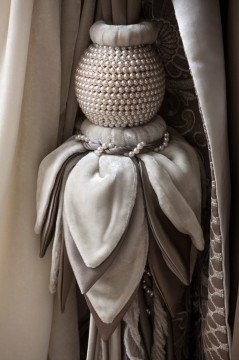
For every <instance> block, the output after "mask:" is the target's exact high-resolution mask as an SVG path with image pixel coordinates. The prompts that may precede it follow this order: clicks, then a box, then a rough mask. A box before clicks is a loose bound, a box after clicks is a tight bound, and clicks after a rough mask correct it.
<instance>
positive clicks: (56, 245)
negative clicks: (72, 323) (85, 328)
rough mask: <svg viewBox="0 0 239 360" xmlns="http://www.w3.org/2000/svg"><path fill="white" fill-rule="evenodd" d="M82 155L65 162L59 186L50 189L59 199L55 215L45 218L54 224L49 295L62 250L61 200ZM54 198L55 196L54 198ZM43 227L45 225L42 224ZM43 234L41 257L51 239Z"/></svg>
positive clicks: (54, 280) (52, 289)
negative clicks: (69, 177) (57, 192)
mask: <svg viewBox="0 0 239 360" xmlns="http://www.w3.org/2000/svg"><path fill="white" fill-rule="evenodd" d="M81 157H82V155H76V156H75V157H73V158H72V157H71V158H69V159H68V160H67V165H66V167H65V168H63V167H62V168H61V170H60V171H59V173H58V175H60V177H61V178H62V181H61V186H60V188H59V189H58V187H57V186H56V184H55V185H54V187H53V189H52V195H53V194H54V193H55V192H56V191H59V193H60V194H59V199H58V201H57V199H56V200H55V207H56V208H57V215H56V216H54V214H48V213H47V216H48V217H50V218H51V223H53V224H54V237H53V246H52V261H51V275H50V285H49V289H50V292H51V293H54V292H55V291H56V288H57V281H58V271H59V262H60V254H61V248H62V238H63V222H62V217H63V216H62V212H63V199H64V191H65V185H66V181H67V178H68V176H69V174H70V172H71V170H72V169H73V167H74V166H75V165H76V164H77V162H78V161H79V160H80V158H81ZM54 197H55V196H54ZM44 227H45V224H44ZM43 235H44V234H43V233H42V234H41V253H40V254H41V255H44V254H45V252H46V249H47V246H48V245H49V243H50V241H51V240H52V237H49V238H47V237H44V236H43Z"/></svg>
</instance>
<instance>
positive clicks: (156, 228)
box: [139, 161, 195, 285]
mask: <svg viewBox="0 0 239 360" xmlns="http://www.w3.org/2000/svg"><path fill="white" fill-rule="evenodd" d="M139 169H140V174H141V180H142V185H143V192H144V198H145V205H146V211H147V216H148V221H149V225H150V228H151V232H152V235H153V236H154V238H155V241H156V242H157V245H158V247H159V249H160V250H161V252H162V256H163V257H164V260H165V262H166V263H167V265H168V267H169V269H170V270H171V271H172V272H173V273H174V274H175V275H176V276H177V277H178V278H179V279H180V280H181V281H182V283H184V284H185V285H189V284H190V281H191V257H190V254H191V251H192V247H193V248H194V245H193V244H192V241H191V239H190V237H189V236H188V235H187V234H183V233H181V232H179V231H178V230H177V229H176V228H175V227H174V225H173V224H172V223H171V222H170V220H169V219H168V218H167V217H166V216H165V214H164V212H163V211H162V209H161V208H160V205H159V202H158V199H157V196H156V194H155V192H154V189H153V187H152V185H151V183H150V181H149V177H148V174H147V170H146V167H145V165H144V163H143V162H142V161H139ZM194 265H195V264H194V262H193V264H192V267H193V268H194Z"/></svg>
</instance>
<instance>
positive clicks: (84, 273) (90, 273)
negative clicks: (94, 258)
mask: <svg viewBox="0 0 239 360" xmlns="http://www.w3.org/2000/svg"><path fill="white" fill-rule="evenodd" d="M63 223H64V239H65V240H64V242H65V245H66V250H67V254H68V258H69V261H70V264H71V266H72V269H73V272H74V275H75V278H76V280H77V283H78V286H79V288H80V290H81V293H82V294H85V293H86V292H87V291H89V289H90V288H91V287H92V286H93V285H94V283H95V282H96V281H97V280H98V279H99V278H100V277H101V276H102V275H103V274H104V272H105V271H106V270H107V269H108V267H109V266H110V265H111V264H112V262H113V261H114V259H115V257H116V256H117V254H118V253H119V251H120V247H121V246H122V242H123V241H124V240H125V238H124V236H122V238H121V240H120V241H119V243H118V244H117V246H116V247H115V248H114V250H113V251H112V253H111V254H110V255H109V257H108V258H107V259H106V260H105V261H103V263H101V264H100V265H99V266H97V267H96V268H90V267H87V266H86V265H85V263H84V261H83V259H82V256H81V254H80V253H79V250H78V248H77V246H76V244H75V242H74V240H73V238H72V236H71V233H70V230H69V227H68V224H67V222H66V220H65V217H64V220H63Z"/></svg>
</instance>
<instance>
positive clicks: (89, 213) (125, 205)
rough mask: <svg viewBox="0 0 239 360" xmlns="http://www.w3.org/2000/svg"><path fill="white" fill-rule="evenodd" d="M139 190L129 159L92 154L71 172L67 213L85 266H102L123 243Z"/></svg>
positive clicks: (66, 202) (68, 181)
mask: <svg viewBox="0 0 239 360" xmlns="http://www.w3.org/2000/svg"><path fill="white" fill-rule="evenodd" d="M136 190H137V173H136V167H135V165H134V163H133V162H132V160H131V159H130V158H128V157H123V156H111V155H102V156H100V157H98V156H96V155H95V154H94V153H89V154H88V155H86V156H85V157H84V158H83V159H81V160H80V161H79V163H78V164H77V165H76V166H75V168H74V169H73V170H72V172H71V174H70V176H69V178H68V180H67V183H66V189H65V196H64V214H65V217H66V220H67V224H68V226H69V230H70V233H71V235H72V238H73V240H74V242H75V244H76V246H77V248H78V251H79V253H80V254H81V256H82V258H83V260H84V263H85V264H86V266H88V267H92V268H95V267H97V266H99V265H100V264H101V263H102V262H103V261H105V260H106V259H107V257H108V256H109V255H110V254H111V252H112V251H113V250H114V248H115V247H116V245H117V244H118V242H119V241H120V239H121V237H122V235H123V234H124V232H125V229H126V227H127V225H128V223H129V219H130V216H131V213H132V209H133V207H134V203H135V197H136Z"/></svg>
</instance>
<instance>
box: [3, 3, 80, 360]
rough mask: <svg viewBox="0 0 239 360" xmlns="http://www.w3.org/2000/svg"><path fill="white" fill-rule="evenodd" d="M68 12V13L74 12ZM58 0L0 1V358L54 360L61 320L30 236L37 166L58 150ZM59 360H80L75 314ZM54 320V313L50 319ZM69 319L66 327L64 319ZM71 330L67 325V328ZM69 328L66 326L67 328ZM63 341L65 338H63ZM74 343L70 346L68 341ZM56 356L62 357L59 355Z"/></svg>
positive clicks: (46, 266)
mask: <svg viewBox="0 0 239 360" xmlns="http://www.w3.org/2000/svg"><path fill="white" fill-rule="evenodd" d="M72 10H73V9H72ZM60 15H61V14H60V1H48V0H38V1H35V2H34V0H24V1H19V0H4V1H1V2H0V89H1V96H0V164H1V176H0V216H1V217H0V298H1V304H0V357H1V359H2V360H13V359H18V360H44V359H47V356H48V348H49V341H50V335H51V336H52V341H51V359H52V360H54V359H57V358H59V357H57V351H55V350H54V347H55V346H57V345H58V342H59V341H58V338H59V334H57V333H56V332H55V330H54V329H55V325H53V328H52V321H53V324H55V323H56V322H57V321H59V320H58V317H57V308H56V307H55V308H54V312H53V298H52V296H51V295H50V294H49V291H48V279H49V264H50V254H48V256H47V257H46V258H45V259H43V260H40V259H39V257H38V252H39V239H38V238H37V236H35V235H34V230H33V229H34V222H35V192H36V178H37V171H38V165H39V163H40V161H41V159H42V158H43V157H44V156H45V155H46V154H47V153H49V152H50V151H51V150H52V149H53V148H55V147H56V144H57V134H58V126H59V116H60V92H61V47H60ZM69 308H70V310H71V314H68V313H66V314H65V315H64V317H62V318H61V321H63V322H65V326H64V327H63V329H64V332H65V334H62V336H61V337H62V338H64V339H65V341H64V342H63V344H64V345H65V353H64V357H62V358H61V359H67V360H71V359H72V360H75V359H77V358H78V354H79V351H78V339H77V334H76V333H75V332H76V327H74V325H73V322H72V321H73V319H74V318H75V319H76V316H75V317H74V316H73V315H72V312H74V311H75V307H74V303H73V302H72V303H71V306H70V307H69ZM53 314H54V315H53ZM68 316H70V318H71V321H67V317H68ZM68 324H70V325H68ZM68 326H70V328H68ZM66 334H68V337H67V336H63V335H66ZM69 337H71V342H70V346H69V347H68V348H67V339H68V338H69ZM58 354H59V353H58Z"/></svg>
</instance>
